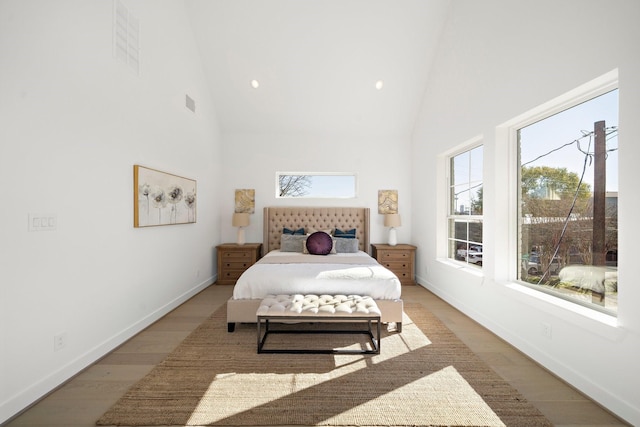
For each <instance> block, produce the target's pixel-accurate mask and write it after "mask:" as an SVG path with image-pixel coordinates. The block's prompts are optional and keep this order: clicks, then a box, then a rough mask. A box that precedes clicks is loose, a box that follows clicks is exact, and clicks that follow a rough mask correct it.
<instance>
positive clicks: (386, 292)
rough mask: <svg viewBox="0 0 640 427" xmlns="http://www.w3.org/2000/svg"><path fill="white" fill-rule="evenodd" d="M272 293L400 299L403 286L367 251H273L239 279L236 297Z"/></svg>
mask: <svg viewBox="0 0 640 427" xmlns="http://www.w3.org/2000/svg"><path fill="white" fill-rule="evenodd" d="M269 294H276V295H280V294H303V295H307V294H318V295H322V294H331V295H363V296H370V297H372V298H374V299H398V298H400V295H401V286H400V280H399V279H398V277H397V276H396V275H395V274H393V273H392V272H391V271H390V270H389V269H387V268H385V267H383V266H382V265H380V264H379V263H378V262H377V261H376V260H375V259H374V258H372V257H371V256H369V255H368V254H367V253H366V252H362V251H360V252H358V253H340V254H330V255H324V256H322V255H309V254H302V253H298V252H280V251H271V252H269V253H268V254H267V255H266V256H265V257H264V258H262V259H260V260H259V261H258V262H257V263H255V264H254V265H252V266H251V267H250V268H249V269H248V270H246V271H245V272H244V273H243V274H242V275H241V276H240V278H239V279H238V281H237V282H236V285H235V287H234V289H233V298H234V299H262V298H264V297H265V296H267V295H269Z"/></svg>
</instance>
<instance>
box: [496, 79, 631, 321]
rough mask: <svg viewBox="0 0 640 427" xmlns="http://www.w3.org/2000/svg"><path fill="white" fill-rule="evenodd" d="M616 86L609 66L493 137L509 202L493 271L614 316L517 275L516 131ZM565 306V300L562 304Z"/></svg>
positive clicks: (518, 167)
mask: <svg viewBox="0 0 640 427" xmlns="http://www.w3.org/2000/svg"><path fill="white" fill-rule="evenodd" d="M616 89H619V81H618V71H617V69H616V70H612V71H610V72H608V73H606V74H604V75H602V76H600V77H598V78H596V79H594V80H592V81H590V82H587V83H585V84H583V85H581V86H579V87H577V88H575V89H573V90H571V91H569V92H567V93H565V94H563V95H561V96H559V97H557V98H554V99H552V100H550V101H548V102H546V103H543V104H541V105H540V106H538V107H536V108H534V109H532V110H530V111H528V112H525V113H523V114H521V115H519V116H518V117H516V118H514V119H512V120H510V121H508V122H506V123H504V124H502V125H501V126H499V127H498V128H497V129H496V137H497V141H498V145H500V143H503V144H506V147H504V146H503V148H506V150H504V152H505V153H506V155H507V156H508V163H507V164H508V165H509V166H508V171H507V175H508V181H507V182H508V183H509V185H508V190H507V191H508V195H507V196H506V200H507V203H508V211H509V213H510V214H509V217H510V218H509V221H508V229H507V235H506V236H504V237H507V238H508V241H507V242H504V241H502V243H504V246H505V247H506V248H507V259H506V261H507V262H505V263H504V264H503V267H502V268H503V269H506V270H502V271H501V272H496V273H497V276H499V275H501V274H504V276H505V277H507V278H508V282H510V283H515V284H517V285H519V286H524V287H526V288H528V289H533V290H535V291H536V292H539V293H542V294H546V295H549V296H551V297H553V298H555V299H557V300H558V301H559V302H561V301H566V302H569V303H571V304H572V305H575V306H576V307H578V306H580V307H584V308H587V309H588V310H590V311H593V312H600V313H603V314H606V315H608V316H613V317H617V313H615V312H613V311H612V310H610V309H605V308H603V307H599V306H597V305H594V304H590V303H587V302H581V301H579V300H578V299H575V298H571V297H565V296H563V295H561V294H560V293H559V292H554V291H553V290H550V289H546V288H545V287H540V286H535V285H533V284H531V283H528V282H526V281H523V280H520V279H519V269H520V259H519V255H520V253H519V251H520V244H521V239H522V236H521V230H522V227H521V226H520V208H519V207H520V203H521V196H522V195H521V190H520V181H521V165H520V159H519V156H520V147H519V141H518V131H519V129H522V128H524V127H527V126H529V125H531V124H533V123H536V122H539V121H541V120H544V119H546V118H548V117H551V116H553V115H555V114H558V113H561V112H563V111H565V110H568V109H571V108H573V107H575V106H576V105H579V104H581V103H584V102H587V101H589V100H591V99H594V98H597V97H598V96H600V95H603V94H605V93H608V92H610V91H612V90H616ZM561 305H563V306H564V304H561Z"/></svg>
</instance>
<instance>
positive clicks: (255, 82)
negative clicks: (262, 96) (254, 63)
mask: <svg viewBox="0 0 640 427" xmlns="http://www.w3.org/2000/svg"><path fill="white" fill-rule="evenodd" d="M258 86H260V82H259V81H257V80H255V79H254V80H251V87H252V88H254V89H258Z"/></svg>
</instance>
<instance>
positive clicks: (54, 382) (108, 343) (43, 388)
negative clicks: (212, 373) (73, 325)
mask: <svg viewBox="0 0 640 427" xmlns="http://www.w3.org/2000/svg"><path fill="white" fill-rule="evenodd" d="M212 283H215V277H210V278H208V279H206V280H204V281H202V282H200V283H199V284H198V285H196V286H194V287H193V288H191V289H190V290H188V291H187V292H185V293H183V294H182V295H180V296H178V297H177V298H175V299H174V300H172V301H169V302H168V303H167V304H165V305H164V306H162V307H160V308H158V309H157V310H155V311H154V312H152V313H149V314H148V315H147V316H145V317H143V318H142V319H140V320H139V321H137V322H135V323H134V324H132V325H130V326H129V327H127V328H126V329H124V330H122V331H120V332H118V333H117V334H115V335H114V336H112V337H110V338H108V339H106V340H105V341H103V342H102V343H100V344H98V345H97V346H95V347H93V348H91V349H89V350H88V351H86V352H85V353H83V354H82V355H80V356H79V357H76V358H75V359H73V360H71V361H69V363H67V364H65V365H64V366H62V367H61V368H60V369H58V370H56V371H54V372H52V373H51V374H49V375H48V376H46V377H45V378H43V379H42V380H40V381H38V382H36V383H34V384H32V385H31V386H29V387H28V388H26V389H25V390H24V391H23V392H21V393H19V394H17V395H15V396H12V397H11V398H9V399H7V400H6V401H4V402H2V403H1V404H0V425H4V424H5V423H7V422H8V421H10V420H11V419H13V418H15V417H16V416H18V415H20V414H21V413H22V412H24V411H25V410H27V409H28V408H29V407H31V406H33V405H34V404H35V403H37V402H38V401H39V400H41V399H42V398H44V397H45V396H47V395H48V394H49V393H51V392H52V391H54V390H55V389H56V388H58V387H60V386H61V385H62V384H64V383H66V382H67V381H69V380H70V379H71V378H73V377H74V376H75V375H77V374H78V373H80V372H81V371H82V370H84V369H86V368H87V367H89V366H90V365H91V364H93V363H95V362H96V361H97V360H99V359H101V358H102V357H104V356H105V355H107V354H108V353H109V352H111V351H113V350H114V349H116V348H117V347H118V346H120V345H122V344H123V343H125V342H126V341H127V340H129V339H130V338H132V337H133V336H134V335H136V334H138V333H139V332H141V331H142V330H144V329H145V328H147V327H148V326H149V325H151V324H153V323H154V322H156V321H158V320H159V319H161V318H162V317H163V316H165V315H166V314H168V313H169V312H170V311H172V310H173V309H175V308H176V307H178V306H179V305H181V304H183V303H184V302H185V301H187V300H188V299H190V298H192V297H193V296H194V295H196V294H197V293H199V292H201V291H202V290H204V289H206V288H207V287H209V285H211V284H212Z"/></svg>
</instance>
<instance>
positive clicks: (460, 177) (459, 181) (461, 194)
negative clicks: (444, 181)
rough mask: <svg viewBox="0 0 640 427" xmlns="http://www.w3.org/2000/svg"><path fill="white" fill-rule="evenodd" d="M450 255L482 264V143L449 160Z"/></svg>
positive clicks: (450, 256) (468, 261)
mask: <svg viewBox="0 0 640 427" xmlns="http://www.w3.org/2000/svg"><path fill="white" fill-rule="evenodd" d="M449 165H450V175H451V176H450V182H449V212H448V214H449V219H448V221H449V223H448V230H449V246H448V256H449V258H452V259H455V260H458V261H463V262H466V263H468V264H473V265H476V266H482V218H481V217H480V216H481V215H482V146H479V147H476V148H473V149H472V150H469V151H465V152H464V153H460V154H458V155H456V156H453V157H452V158H451V160H450V162H449Z"/></svg>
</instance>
